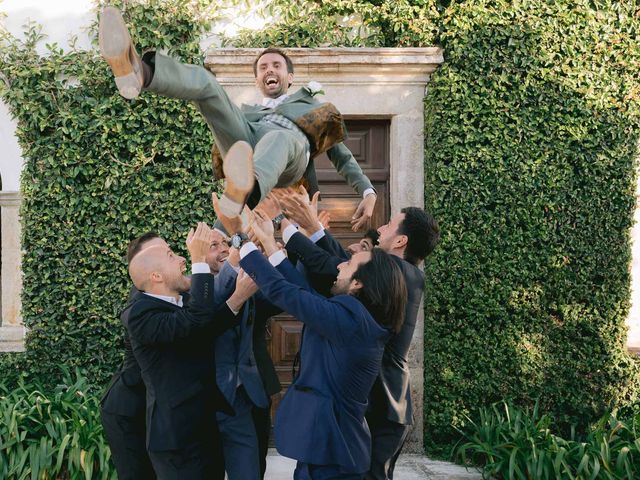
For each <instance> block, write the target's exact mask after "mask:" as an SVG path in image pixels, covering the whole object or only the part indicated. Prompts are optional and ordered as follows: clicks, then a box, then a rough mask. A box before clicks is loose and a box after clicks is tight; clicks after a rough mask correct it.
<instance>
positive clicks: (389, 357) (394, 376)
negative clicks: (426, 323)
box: [287, 231, 425, 425]
mask: <svg viewBox="0 0 640 480" xmlns="http://www.w3.org/2000/svg"><path fill="white" fill-rule="evenodd" d="M287 252H289V253H290V254H291V255H295V256H297V257H298V258H299V259H300V260H301V261H302V263H303V265H304V266H305V268H306V269H307V271H308V272H309V278H310V280H311V284H312V285H313V286H314V288H316V285H318V288H321V289H323V288H326V284H327V281H328V280H326V279H331V278H333V279H335V278H336V275H337V274H338V268H337V265H338V264H339V263H340V262H342V261H343V260H345V259H347V258H349V257H351V255H349V253H348V252H346V251H345V250H344V249H343V248H342V246H341V245H340V243H338V241H337V240H336V239H335V238H333V237H332V236H331V234H330V233H329V232H327V231H325V235H324V237H322V238H321V239H320V240H319V241H318V242H317V243H316V244H314V243H313V242H312V241H311V240H309V239H308V238H307V237H305V236H304V235H303V234H301V233H296V234H294V235H293V236H292V237H291V239H290V240H289V241H288V242H287ZM392 258H393V259H394V261H395V262H396V264H397V265H398V267H400V270H401V271H402V276H403V277H404V279H405V282H406V284H407V306H406V307H405V311H404V322H403V323H402V327H401V328H400V331H399V332H398V333H397V334H396V335H394V336H393V337H392V338H391V339H390V340H389V342H388V343H387V345H386V346H385V349H384V355H383V357H382V366H381V368H380V375H379V376H378V378H377V379H376V382H375V384H374V385H373V388H372V389H371V395H370V396H369V402H370V405H369V410H370V412H371V413H372V414H374V415H378V416H380V417H384V418H386V419H388V420H391V421H392V422H395V423H400V424H403V425H411V424H412V423H413V406H412V403H411V382H410V375H409V347H410V346H411V341H412V339H413V334H414V331H415V328H416V322H417V318H418V311H419V310H420V305H421V304H422V292H423V289H424V281H425V277H424V273H422V270H420V269H419V268H418V267H416V266H415V265H412V264H411V263H409V262H407V261H406V260H404V259H402V258H400V257H398V256H396V255H392Z"/></svg>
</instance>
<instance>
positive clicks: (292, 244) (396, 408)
mask: <svg viewBox="0 0 640 480" xmlns="http://www.w3.org/2000/svg"><path fill="white" fill-rule="evenodd" d="M305 197H306V196H305V195H297V196H296V195H295V194H293V193H292V192H289V194H288V195H281V196H279V199H280V202H281V204H282V207H283V208H285V209H286V213H287V215H288V216H289V217H290V218H291V219H293V220H294V221H296V222H297V223H298V224H299V225H300V227H301V228H302V229H304V230H305V231H306V232H310V234H311V235H310V236H311V238H313V239H314V240H315V241H316V242H317V243H313V242H312V241H310V239H308V238H306V237H305V236H304V235H302V234H301V233H298V231H297V229H296V228H295V227H293V226H292V225H290V224H289V223H288V221H283V222H282V226H283V228H284V230H283V235H282V238H283V240H284V241H285V244H286V248H287V251H288V252H289V253H290V254H291V255H295V256H297V257H298V258H300V259H301V261H302V263H303V264H304V266H305V267H306V269H307V272H308V274H309V278H312V279H316V280H317V281H320V280H322V281H323V283H325V282H326V278H327V277H331V276H333V277H335V275H337V272H338V271H337V265H338V264H339V263H340V262H342V261H343V260H344V259H345V258H349V257H350V254H349V252H347V251H345V250H344V249H343V248H342V246H341V245H340V244H339V243H338V242H337V241H336V240H335V239H334V238H333V237H332V236H331V234H330V233H329V232H328V231H327V230H324V229H323V228H320V229H319V230H318V226H319V222H318V221H317V218H316V216H315V212H314V209H313V207H312V206H311V204H309V203H308V202H306V199H305ZM316 230H317V231H316ZM378 233H379V238H378V247H379V248H380V249H382V250H384V251H385V252H387V253H389V254H391V256H392V258H394V260H396V263H397V264H398V266H399V267H400V269H401V271H402V273H403V276H404V279H405V281H406V284H407V292H408V301H407V305H406V309H405V313H404V323H403V326H402V329H401V330H400V331H399V332H398V333H397V334H396V335H394V336H393V337H391V339H390V340H389V342H387V344H386V346H385V350H384V355H383V357H382V367H381V369H380V373H379V375H378V377H377V378H376V381H375V383H374V385H373V388H372V390H371V393H370V395H369V408H368V411H367V416H366V418H367V422H368V423H369V428H370V429H371V440H372V452H371V468H370V470H369V472H368V473H367V475H366V478H367V479H392V478H393V470H394V468H395V463H396V460H397V458H398V456H399V455H400V452H401V450H402V446H403V445H404V442H405V440H406V438H407V435H408V433H409V429H410V427H411V425H412V424H413V407H412V404H411V388H410V376H409V362H408V360H409V359H408V352H409V347H410V345H411V340H412V338H413V334H414V330H415V326H416V320H417V316H418V310H419V308H420V305H421V303H422V293H423V289H424V281H425V277H424V274H423V273H422V270H420V269H419V268H418V266H419V264H420V263H421V262H422V261H423V260H424V259H425V258H426V257H427V256H428V255H429V254H430V253H431V252H432V251H433V249H434V248H435V246H436V245H437V244H438V241H439V239H440V227H439V226H438V222H437V221H436V220H435V218H433V216H431V215H430V214H428V213H427V212H425V211H424V210H423V209H421V208H418V207H406V208H403V209H402V210H401V211H400V213H398V214H396V215H394V216H392V217H391V219H390V220H389V222H388V223H387V224H386V225H383V226H381V227H380V228H378Z"/></svg>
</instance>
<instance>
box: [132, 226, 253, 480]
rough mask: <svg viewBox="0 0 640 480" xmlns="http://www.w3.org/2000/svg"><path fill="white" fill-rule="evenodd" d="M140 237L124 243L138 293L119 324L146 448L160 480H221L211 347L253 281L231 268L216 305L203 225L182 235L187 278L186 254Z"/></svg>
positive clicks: (233, 321) (220, 403)
mask: <svg viewBox="0 0 640 480" xmlns="http://www.w3.org/2000/svg"><path fill="white" fill-rule="evenodd" d="M144 237H145V236H143V237H141V238H139V239H136V240H134V241H133V242H132V243H131V245H130V249H129V251H130V254H129V258H130V260H129V275H130V277H131V280H132V281H133V284H134V285H135V287H136V288H137V289H138V290H140V291H141V292H142V293H141V294H140V295H138V296H137V297H136V298H135V299H134V300H133V302H132V303H131V304H130V305H129V306H128V308H127V309H126V310H125V311H124V312H123V314H122V322H123V324H124V325H125V327H126V328H127V332H128V334H129V338H130V340H131V347H132V350H133V354H134V356H135V359H136V360H137V362H138V364H139V366H140V370H141V375H142V379H143V381H144V384H145V387H146V390H147V397H146V445H147V451H148V453H149V457H150V459H151V463H152V465H153V469H154V470H155V473H156V475H157V477H158V478H159V479H161V480H163V479H180V480H183V479H186V480H191V479H194V480H196V479H198V480H199V479H216V478H223V476H224V471H223V468H222V466H223V463H222V452H221V448H220V444H219V434H218V428H217V425H216V421H215V412H216V411H223V412H225V413H229V414H232V413H233V410H232V408H231V406H230V405H229V403H228V402H227V401H226V400H225V398H224V396H223V395H222V394H221V393H220V391H219V389H218V387H217V386H216V383H215V352H214V346H213V345H214V339H215V337H217V336H219V335H221V334H222V333H223V332H224V331H225V330H227V329H228V328H231V327H233V326H235V325H237V323H238V317H237V313H238V312H239V310H240V309H241V307H242V305H243V304H244V302H245V301H246V300H247V299H248V298H249V297H250V296H251V295H253V293H254V292H255V284H253V281H251V279H250V278H249V277H248V276H247V275H245V274H243V273H241V274H239V275H238V280H237V282H236V288H235V291H234V292H233V294H232V295H231V296H230V297H229V298H228V300H227V301H226V302H224V303H222V304H221V305H219V306H216V303H215V302H214V298H213V295H214V278H213V275H212V274H211V271H210V268H209V266H208V265H207V264H206V262H205V259H206V256H207V252H208V251H209V248H210V245H211V242H212V239H213V234H212V231H211V229H209V227H208V226H207V225H205V224H203V223H201V224H198V227H197V229H196V230H195V231H193V230H192V231H191V232H190V233H189V236H188V238H187V250H188V251H189V255H190V257H191V263H192V276H191V278H189V277H187V276H185V275H184V274H185V272H186V260H185V259H184V258H183V257H181V256H179V255H177V254H176V253H174V252H173V250H172V249H171V247H169V245H168V244H167V243H166V242H165V241H164V240H163V239H161V238H159V237H154V238H151V239H148V238H147V239H146V240H142V239H143V238H144ZM187 290H189V291H190V295H186V294H183V293H182V292H185V291H187Z"/></svg>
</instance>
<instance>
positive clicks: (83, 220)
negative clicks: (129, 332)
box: [0, 0, 217, 384]
mask: <svg viewBox="0 0 640 480" xmlns="http://www.w3.org/2000/svg"><path fill="white" fill-rule="evenodd" d="M214 14H215V11H212V10H211V9H210V5H208V4H207V3H206V2H204V1H203V2H200V3H199V4H196V3H193V4H187V3H185V2H182V1H180V0H172V1H165V2H162V4H161V5H160V4H159V3H158V2H145V3H142V4H141V3H132V2H128V6H127V9H126V18H127V21H128V22H129V23H130V24H131V25H132V26H133V35H134V37H135V38H136V41H137V45H138V47H139V51H142V50H144V49H145V48H150V47H152V46H158V47H159V48H160V47H162V48H170V47H173V48H171V49H170V50H169V51H170V52H171V53H172V54H175V55H177V56H179V57H180V58H182V59H184V60H185V61H189V62H199V61H201V52H200V49H199V46H198V41H199V39H200V37H201V34H202V32H203V31H204V29H206V28H208V26H209V20H208V19H209V18H210V17H211V16H213V15H214ZM93 28H94V31H96V25H94V26H93ZM2 40H3V44H2V53H0V69H1V71H2V73H3V75H4V76H5V78H6V80H7V83H6V84H5V85H3V89H2V92H1V93H2V97H3V99H4V101H5V102H7V103H8V104H9V106H10V109H11V112H12V113H13V115H15V117H16V119H17V122H18V130H17V136H18V139H19V142H20V146H21V148H22V152H23V155H24V158H25V168H24V171H23V176H22V195H23V206H22V209H21V215H22V222H23V230H22V231H23V236H22V248H23V250H24V252H25V254H24V257H23V261H22V269H23V273H24V282H23V285H24V286H23V298H22V315H23V318H24V324H25V325H26V326H27V327H28V328H29V329H30V332H29V334H28V337H27V343H26V347H27V351H26V353H25V354H23V355H16V354H9V355H3V356H2V358H3V361H5V362H11V363H17V365H16V366H15V367H12V368H3V369H2V370H3V376H5V375H15V374H16V373H17V372H23V373H24V374H26V375H27V376H35V377H38V378H39V379H42V380H43V381H44V382H50V383H55V381H57V379H59V378H60V375H61V372H60V370H59V366H60V365H66V366H70V367H75V366H79V367H82V368H83V369H86V371H87V373H88V375H89V378H90V380H91V381H93V382H95V383H98V384H104V382H105V380H106V379H107V378H108V376H109V375H110V374H111V373H112V372H113V371H114V370H115V368H116V367H117V365H118V364H119V363H120V361H121V359H122V353H123V349H122V326H121V324H120V322H119V319H118V312H119V310H120V309H121V308H122V306H123V301H126V298H127V295H128V291H129V288H130V284H129V281H128V274H127V265H126V258H125V257H126V247H127V243H128V242H129V240H131V239H132V238H134V237H136V236H138V235H140V234H142V233H144V232H146V231H149V230H153V231H157V232H158V233H159V234H160V235H161V236H163V237H165V238H166V239H168V241H169V242H170V243H171V244H172V245H174V246H175V249H176V250H177V251H179V252H183V253H184V252H186V249H185V247H184V240H185V239H186V232H187V231H188V229H189V228H190V226H192V225H193V224H194V222H196V221H199V220H209V221H210V220H211V219H212V215H213V212H212V208H211V203H210V192H211V191H213V189H214V188H216V187H217V185H216V184H214V182H213V179H212V175H211V162H210V150H211V144H212V138H211V135H210V133H209V130H208V127H207V125H206V124H205V123H204V121H203V120H202V118H201V115H200V114H199V113H198V112H197V111H196V109H195V107H193V106H191V105H189V104H187V103H185V102H181V101H175V100H170V99H166V98H162V97H159V96H156V95H152V94H143V95H141V96H140V97H139V98H137V99H136V100H134V101H127V100H125V99H124V98H122V97H121V96H120V95H119V94H118V92H117V90H116V87H115V83H114V81H113V75H112V74H111V71H110V69H109V67H108V65H107V64H106V63H105V62H104V61H103V60H102V59H101V58H100V57H99V56H98V52H97V49H96V50H92V51H72V52H70V53H64V52H63V51H62V50H61V49H59V48H53V49H52V50H51V52H50V54H49V55H47V56H46V57H40V56H38V55H37V53H36V51H35V45H36V43H37V42H38V41H39V40H40V38H39V34H38V30H37V29H32V30H30V33H29V35H28V36H27V38H26V40H25V42H24V43H22V44H21V43H18V42H17V41H15V40H14V39H12V38H9V37H4V38H3V39H2Z"/></svg>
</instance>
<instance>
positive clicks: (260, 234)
mask: <svg viewBox="0 0 640 480" xmlns="http://www.w3.org/2000/svg"><path fill="white" fill-rule="evenodd" d="M249 238H256V239H257V240H258V241H259V242H260V243H261V244H262V248H263V249H264V253H265V255H271V254H272V253H274V252H275V251H277V250H278V246H277V244H276V239H275V238H273V223H271V219H270V218H269V216H268V215H267V214H266V213H264V212H263V211H262V210H260V209H259V208H256V209H254V210H253V212H252V216H251V221H250V222H249Z"/></svg>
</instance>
